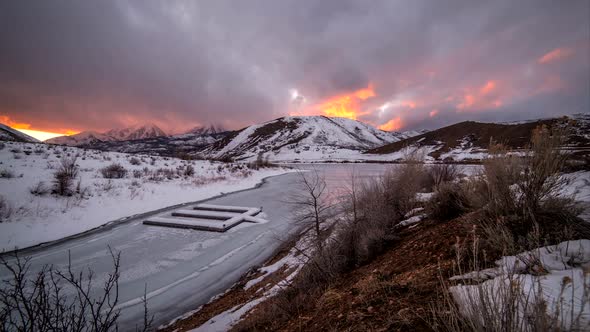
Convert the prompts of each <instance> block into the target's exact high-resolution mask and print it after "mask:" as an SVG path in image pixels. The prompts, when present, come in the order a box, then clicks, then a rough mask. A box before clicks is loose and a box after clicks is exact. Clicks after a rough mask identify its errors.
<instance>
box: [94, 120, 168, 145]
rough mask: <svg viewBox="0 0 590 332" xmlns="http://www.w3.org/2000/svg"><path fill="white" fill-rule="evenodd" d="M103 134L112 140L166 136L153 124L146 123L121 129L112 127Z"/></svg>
mask: <svg viewBox="0 0 590 332" xmlns="http://www.w3.org/2000/svg"><path fill="white" fill-rule="evenodd" d="M105 135H106V136H109V137H112V138H113V141H131V140H136V139H146V138H153V137H161V136H166V133H165V132H164V131H163V130H162V129H160V128H159V127H158V126H156V125H155V124H147V125H143V126H133V127H128V128H123V129H112V130H109V131H107V132H106V133H105Z"/></svg>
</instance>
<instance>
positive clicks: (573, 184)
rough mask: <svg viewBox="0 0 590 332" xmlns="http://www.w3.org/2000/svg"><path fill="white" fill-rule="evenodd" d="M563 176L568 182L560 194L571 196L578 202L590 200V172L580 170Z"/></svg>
mask: <svg viewBox="0 0 590 332" xmlns="http://www.w3.org/2000/svg"><path fill="white" fill-rule="evenodd" d="M563 176H564V177H565V178H566V179H567V180H568V182H569V183H568V185H567V186H565V187H564V188H563V190H562V192H561V193H562V195H566V196H573V197H574V198H575V199H576V200H577V201H580V202H590V172H588V171H585V172H584V171H580V172H574V173H568V174H565V175H563Z"/></svg>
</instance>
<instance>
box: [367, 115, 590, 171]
mask: <svg viewBox="0 0 590 332" xmlns="http://www.w3.org/2000/svg"><path fill="white" fill-rule="evenodd" d="M539 126H547V127H554V126H559V127H567V128H568V137H567V142H566V147H564V148H567V149H569V150H571V151H573V152H574V153H577V154H579V153H586V154H587V153H588V149H589V148H590V114H574V115H572V116H571V117H563V118H552V119H541V120H531V121H521V122H515V123H483V122H475V121H464V122H460V123H456V124H453V125H450V126H447V127H443V128H440V129H437V130H433V131H430V132H427V133H425V134H422V135H418V136H414V137H410V138H407V139H404V140H400V141H397V142H393V143H390V144H386V145H384V146H381V147H379V148H376V149H371V150H369V151H367V154H368V155H379V156H381V157H382V158H387V159H390V160H398V159H404V158H405V157H407V155H408V154H418V155H419V157H425V158H426V159H427V160H440V161H442V160H446V161H465V160H481V159H483V158H485V157H486V156H487V155H488V153H487V150H488V147H489V145H490V142H495V143H501V144H503V145H504V146H506V147H507V148H509V149H512V150H518V149H522V148H525V147H526V146H527V145H528V144H529V142H530V139H531V134H532V132H533V130H534V129H535V128H537V127H539Z"/></svg>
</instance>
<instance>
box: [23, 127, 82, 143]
mask: <svg viewBox="0 0 590 332" xmlns="http://www.w3.org/2000/svg"><path fill="white" fill-rule="evenodd" d="M17 130H18V131H20V132H23V133H25V134H27V135H29V136H31V137H34V138H36V139H38V140H40V141H45V140H48V139H50V138H54V137H59V136H64V135H74V134H77V133H78V132H76V131H70V132H67V133H52V132H48V131H39V130H31V129H17Z"/></svg>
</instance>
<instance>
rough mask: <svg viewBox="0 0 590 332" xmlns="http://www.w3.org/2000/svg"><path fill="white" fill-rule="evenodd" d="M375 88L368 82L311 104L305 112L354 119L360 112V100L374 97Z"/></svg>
mask: <svg viewBox="0 0 590 332" xmlns="http://www.w3.org/2000/svg"><path fill="white" fill-rule="evenodd" d="M375 96H376V94H375V90H374V89H373V86H372V85H371V84H369V86H368V87H366V88H364V89H360V90H357V91H354V92H352V93H349V94H342V95H337V96H334V97H331V98H328V99H327V100H325V101H323V102H320V103H319V104H316V105H312V106H311V107H310V108H309V109H308V111H306V113H309V114H310V115H311V114H321V115H325V116H332V117H342V118H348V119H353V120H356V119H357V118H358V116H359V115H360V114H361V113H362V110H361V108H360V101H363V100H366V99H369V98H373V97H375Z"/></svg>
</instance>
